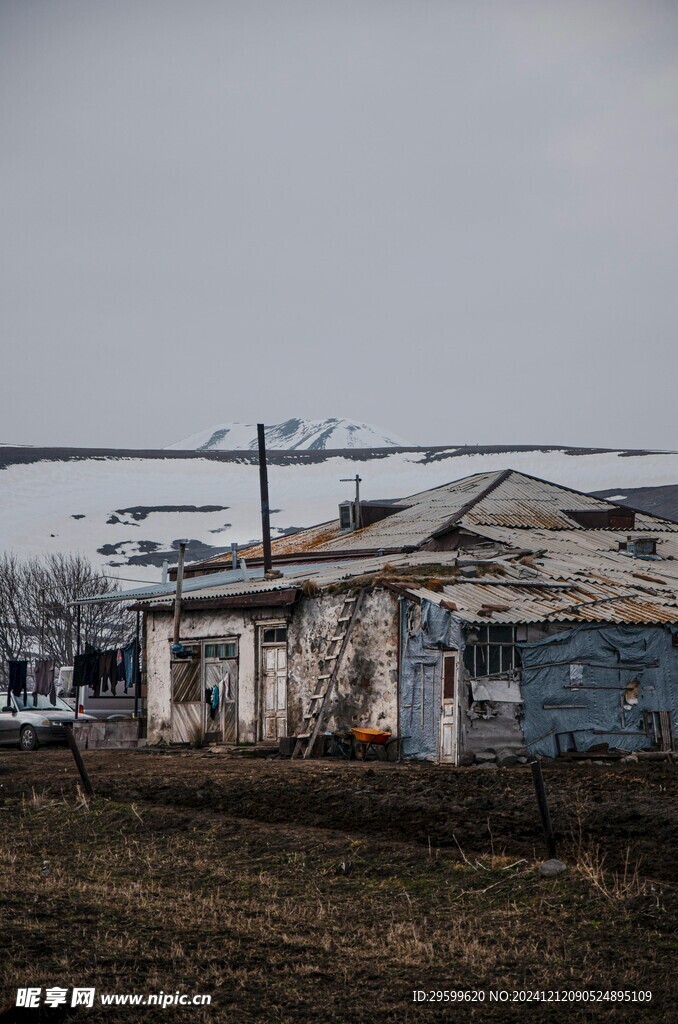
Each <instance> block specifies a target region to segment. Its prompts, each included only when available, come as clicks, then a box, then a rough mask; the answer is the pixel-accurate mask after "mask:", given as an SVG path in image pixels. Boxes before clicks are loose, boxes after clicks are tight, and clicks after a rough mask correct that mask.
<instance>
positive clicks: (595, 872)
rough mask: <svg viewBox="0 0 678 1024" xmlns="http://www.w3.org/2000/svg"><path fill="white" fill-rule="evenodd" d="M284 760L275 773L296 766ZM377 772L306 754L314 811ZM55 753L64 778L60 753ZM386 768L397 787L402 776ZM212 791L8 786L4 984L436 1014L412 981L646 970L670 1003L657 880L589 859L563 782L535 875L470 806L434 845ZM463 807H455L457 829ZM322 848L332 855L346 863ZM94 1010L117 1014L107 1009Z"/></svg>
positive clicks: (670, 954)
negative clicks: (247, 805)
mask: <svg viewBox="0 0 678 1024" xmlns="http://www.w3.org/2000/svg"><path fill="white" fill-rule="evenodd" d="M149 757H150V755H149ZM200 757H201V755H200V754H198V753H197V752H195V753H192V754H190V755H186V757H184V758H181V759H179V758H175V757H171V756H169V757H161V756H156V757H155V759H154V760H153V759H152V758H151V760H152V763H153V766H154V770H155V772H156V773H157V780H158V789H160V788H161V785H166V780H167V779H168V778H170V777H171V778H172V779H173V781H174V783H175V784H176V782H177V781H178V779H179V778H180V777H181V775H182V773H183V774H185V772H186V771H187V768H188V767H191V766H194V765H196V764H202V763H203V761H202V760H199V759H200ZM91 760H92V761H93V762H94V763H95V764H96V763H98V762H96V761H95V760H94V759H93V758H92V759H91ZM64 763H65V764H67V762H64ZM101 763H102V764H104V763H105V764H106V772H107V776H108V777H110V776H111V775H112V773H113V772H115V771H117V772H119V773H120V774H121V776H122V774H123V773H124V771H125V769H128V770H130V772H131V773H132V775H134V776H136V775H138V773H139V771H140V770H141V769H140V767H138V766H140V765H141V764H143V763H144V761H143V759H141V758H134V759H131V758H128V759H127V760H126V759H125V755H124V754H114V755H112V756H109V758H108V759H107V760H106V761H105V762H104V761H103V760H102V761H101ZM205 763H207V762H205ZM209 764H210V771H211V772H212V773H214V772H215V768H214V767H213V765H212V762H209ZM184 766H187V767H184ZM227 767H228V766H227ZM277 767H278V771H279V773H283V769H285V770H286V769H287V766H283V765H280V766H277ZM289 767H290V769H291V768H292V767H294V774H292V773H291V771H290V772H289V773H288V774H287V775H285V776H284V777H285V778H286V779H287V787H288V791H289V789H290V787H291V785H292V780H293V779H294V778H297V777H298V778H301V779H303V778H304V777H305V776H307V775H308V774H309V771H307V770H306V766H301V767H299V766H289ZM310 767H311V766H308V768H309V769H310ZM260 768H261V772H259V775H260V776H263V777H264V778H265V779H266V780H268V781H267V788H268V789H269V791H271V786H272V780H274V779H275V777H276V776H275V772H276V765H275V764H269V765H267V766H266V767H264V766H258V765H257V766H253V767H252V768H249V769H248V771H249V772H250V773H251V775H248V776H246V777H247V778H251V780H252V781H251V783H250V800H251V799H252V796H253V794H254V787H255V784H256V781H257V778H258V775H257V772H258V771H259V769H260ZM320 770H321V769H320V768H319V769H318V771H320ZM367 770H369V769H367ZM224 771H227V768H225V769H224ZM231 771H233V772H236V773H243V772H244V769H242V768H240V767H233V768H232V769H231ZM387 771H388V770H386V771H384V772H383V773H381V775H380V773H372V775H368V774H367V771H363V770H359V771H358V770H356V772H355V773H353V772H351V773H349V772H348V771H344V772H343V773H341V774H338V773H337V771H335V770H333V769H332V768H329V769H326V768H322V772H323V775H322V776H321V775H319V774H318V775H317V776H316V787H317V788H316V794H317V800H318V805H319V807H321V808H324V814H325V819H326V824H328V825H329V824H331V821H332V814H333V804H332V802H331V801H327V800H325V801H323V799H322V791H323V786H325V787H328V786H331V785H333V784H335V782H336V780H337V778H339V779H341V780H344V783H343V784H344V789H345V791H346V793H348V792H349V791H350V787H349V785H348V780H349V779H354V778H355V779H356V780H357V783H356V784H357V786H358V787H359V788H360V790H361V791H364V790H366V789H367V788H368V787H370V786H371V785H374V786H379V785H382V782H381V779H385V780H386V781H387V782H388V784H389V785H390V784H393V785H395V783H391V780H393V779H395V780H396V781H397V779H398V775H397V771H396V772H392V773H389V774H387ZM64 772H69V777H70V774H72V771H70V766H69V768H64ZM94 774H95V775H96V772H95V773H94ZM186 777H188V776H186ZM217 777H218V778H220V776H217ZM239 777H240V775H239ZM481 777H482V778H483V785H487V784H489V780H488V781H486V779H485V777H484V776H481V775H479V778H481ZM518 777H519V776H517V775H516V776H508V778H518ZM323 778H324V779H326V782H324V783H323ZM400 778H401V789H402V790H403V791H404V788H405V786H406V784H409V782H410V781H411V782H413V783H415V784H418V779H419V778H420V775H418V774H417V773H416V772H414V773H410V774H408V773H407V772H403V773H402V774H401V776H400ZM473 778H474V776H473V775H472V774H469V775H467V776H466V779H467V780H472V779H473ZM101 781H102V779H101V778H100V779H99V782H100V783H101ZM15 784H16V780H15ZM470 784H471V783H470V781H468V782H467V783H466V785H470ZM494 785H497V781H496V780H495V781H494ZM7 788H9V787H7ZM215 791H216V784H215ZM187 795H188V794H187ZM270 799H271V801H274V800H275V799H276V797H275V795H274V794H273V793H271V796H270ZM371 799H372V800H373V801H374V800H375V799H376V797H375V795H374V794H373V795H372V797H371ZM216 803H217V800H216V797H215V799H214V800H213V802H212V805H211V806H210V805H209V804H207V805H205V804H203V805H202V806H201V807H200V808H199V809H198V808H192V807H189V806H185V805H184V806H182V805H181V803H180V802H177V801H176V800H175V801H174V803H173V805H172V806H167V805H164V804H160V803H156V802H153V801H150V800H149V799H148V798H147V797H146V798H145V799H135V800H134V802H125V801H122V800H120V799H119V798H118V799H101V798H98V799H94V800H90V801H88V800H85V799H84V798H83V797H82V794H81V793H78V792H77V791H76V789H75V787H73V789H72V790H69V789H63V790H60V791H58V792H57V791H56V790H55V789H54V790H50V791H45V792H41V791H40V790H39V788H36V785H35V783H31V784H29V785H28V786H27V787H26V795H25V796H24V795H23V794H22V793H21V792H20V791H19V790H18V789H17V790H15V791H14V793H11V792H10V793H9V794H8V797H7V798H6V800H5V803H4V804H2V805H0V815H1V818H0V820H1V822H2V828H1V829H0V858H1V859H2V863H3V864H4V865H5V866H6V879H9V881H10V883H11V884H6V885H5V886H3V889H2V890H0V912H1V913H2V916H3V919H4V920H8V921H11V922H12V928H11V931H10V930H5V932H4V941H3V947H2V949H1V950H0V952H1V953H2V956H0V964H1V965H2V971H3V975H4V979H3V980H4V986H5V991H6V992H8V993H10V994H11V993H12V989H13V988H14V987H16V985H17V984H20V983H31V984H36V985H47V984H50V985H54V984H62V985H64V986H69V985H72V984H85V985H86V984H91V985H96V986H97V987H98V988H99V989H101V990H103V991H109V992H114V991H138V992H145V991H155V990H160V989H162V990H163V991H174V990H175V989H176V988H177V987H178V988H181V989H182V990H183V991H186V992H208V993H210V994H212V995H213V997H214V1006H213V1007H212V1008H210V1009H192V1010H191V1012H190V1013H188V1012H187V1013H186V1014H185V1015H184V1016H182V1011H180V1010H174V1009H173V1010H171V1011H169V1012H168V1011H164V1012H162V1011H158V1013H157V1014H156V1016H153V1011H150V1010H149V1011H148V1012H147V1013H145V1014H144V1017H143V1020H144V1021H155V1020H166V1019H168V1016H169V1015H171V1018H172V1020H175V1021H180V1020H182V1021H183V1020H187V1021H188V1020H190V1021H194V1022H196V1024H202V1022H204V1021H205V1022H206V1021H210V1022H212V1021H219V1022H221V1021H226V1022H228V1021H242V1022H245V1024H249V1022H251V1024H254V1022H257V1024H259V1022H268V1021H282V1022H288V1021H289V1022H292V1021H302V1022H303V1021H313V1022H323V1024H325V1022H327V1024H348V1022H349V1021H350V1022H352V1024H356V1022H357V1024H361V1022H367V1021H370V1022H371V1021H373V1020H377V1019H379V1020H383V1021H386V1022H401V1021H402V1022H407V1024H410V1022H412V1021H419V1020H421V1021H427V1022H428V1021H438V1020H441V1021H442V1020H446V1021H448V1020H450V1019H466V1018H465V1017H459V1016H458V1015H455V1017H454V1018H453V1017H452V1015H451V1013H450V1008H449V1005H448V1006H445V1005H439V1006H436V1005H432V1004H429V1005H426V1006H422V1007H415V1006H414V1005H413V1004H412V1002H411V990H412V989H413V988H425V989H428V988H440V987H445V988H449V987H464V988H469V987H483V988H486V989H487V988H490V987H493V988H501V987H506V988H513V987H524V986H525V985H529V987H531V988H553V987H561V988H581V987H584V986H594V987H600V986H601V985H609V984H615V985H616V986H617V987H619V983H620V980H621V979H623V987H625V988H652V989H653V991H654V993H655V998H654V1001H653V1006H652V1018H651V1019H652V1021H653V1024H655V1022H658V1021H662V1022H663V1021H669V1020H671V1016H670V1014H671V1013H672V1003H671V995H672V992H671V989H672V984H673V982H672V978H673V972H672V969H671V967H672V963H673V958H674V956H675V947H674V945H673V933H674V925H675V919H676V917H675V912H676V906H675V903H676V901H675V895H674V892H673V890H672V889H671V887H670V886H664V885H662V886H659V887H657V886H655V887H654V889H655V891H654V892H652V888H653V886H652V884H650V883H648V882H647V880H644V879H643V877H642V875H641V872H640V867H639V865H638V864H637V863H636V860H635V859H634V854H633V851H629V853H628V856H627V868H624V867H623V865H622V866H620V867H618V868H615V870H612V871H608V870H606V865H605V858H604V856H603V854H602V853H601V852H600V851H599V850H595V849H594V848H593V847H592V846H591V845H590V844H589V845H587V840H586V830H585V824H584V821H585V816H586V814H587V813H588V811H587V794H586V792H584V791H583V790H582V792H581V793H580V794H579V796H578V797H576V798H575V807H574V814H573V818H572V823H573V824H572V836H573V839H572V847H571V848H572V854H573V855H572V859H571V865H572V866H571V869H570V870H569V871H568V873H567V874H566V875H564V876H560V877H559V878H557V879H553V880H544V879H541V878H540V877H539V876H538V874H537V872H536V867H537V863H538V861H537V860H535V858H534V856H523V857H517V858H516V857H515V856H512V855H509V854H507V853H506V851H505V850H503V849H502V845H503V844H502V842H501V841H500V839H499V838H498V836H497V835H496V834H494V833H496V830H497V828H498V826H497V825H496V823H495V821H494V819H492V820H491V821H490V819H489V817H488V816H487V815H485V816H484V817H483V818H482V820H481V824H482V826H483V829H484V835H485V836H486V842H485V846H484V848H480V847H479V845H478V843H477V842H476V841H475V840H474V841H470V840H469V841H467V840H463V839H460V840H459V842H457V843H455V844H453V845H452V847H448V848H442V847H441V846H440V845H439V844H438V843H437V842H436V841H435V840H432V839H431V835H432V834H434V833H433V824H434V823H433V822H431V832H430V833H429V836H428V838H427V840H426V841H424V842H421V843H414V842H402V841H398V840H396V839H386V838H384V837H383V836H379V835H368V834H360V833H359V832H356V831H353V830H332V829H329V828H317V827H308V826H303V825H300V824H299V823H298V822H295V821H293V820H291V821H289V822H288V823H284V822H279V823H277V824H271V823H267V822H264V821H261V820H259V821H255V820H252V819H250V820H246V818H245V817H243V816H242V807H241V808H240V810H239V815H240V816H239V817H232V816H230V815H229V814H228V813H227V812H225V811H224V810H223V809H221V808H219V807H218V806H216ZM252 806H253V805H252ZM404 807H405V803H404V802H403V803H402V805H401V808H400V811H399V814H400V819H401V824H402V820H403V808H404ZM446 813H449V812H446ZM467 813H468V814H469V815H470V814H472V813H473V812H472V811H471V810H469V812H467ZM292 814H293V810H292V808H291V807H290V815H291V816H292ZM577 814H579V817H580V819H581V821H582V834H581V838H580V842H579V846H578V849H577V851H576V856H575V841H576V839H577V825H576V821H577ZM485 819H487V820H485ZM463 825H464V817H463V816H461V818H460V832H459V834H461V827H462V826H463ZM456 835H457V833H456V832H455V836H456ZM568 859H569V858H568ZM342 863H344V864H347V863H350V864H351V870H350V871H349V873H347V874H346V873H343V872H342V871H341V870H340V869H339V865H340V864H342ZM45 867H47V869H48V870H45ZM8 940H9V941H8ZM17 979H20V980H17ZM24 979H26V980H24ZM486 1009H487V1008H486ZM114 1012H115V1011H114ZM503 1012H507V1011H505V1010H504V1011H503ZM548 1016H549V1019H550V1020H554V1021H558V1020H567V1021H570V1022H572V1021H580V1020H581V1021H583V1020H591V1019H596V1018H595V1015H594V1014H593V1012H592V1009H591V1007H589V1006H587V1007H582V1006H579V1007H576V1006H568V1007H567V1008H563V1009H562V1016H559V1011H558V1008H555V1007H551V1008H549V1014H548ZM106 1019H107V1020H117V1019H119V1020H121V1021H130V1020H134V1019H135V1018H134V1017H132V1016H131V1015H130V1011H127V1012H124V1011H120V1012H119V1015H118V1017H115V1016H111V1015H107V1017H106ZM473 1019H477V1020H483V1021H484V1020H486V1019H487V1020H492V1019H497V1020H504V1019H506V1020H518V1019H521V1020H522V1019H529V1018H528V1017H526V1015H525V1014H524V1013H521V1014H513V1015H512V1016H510V1015H508V1014H507V1016H505V1017H498V1016H491V1015H490V1014H489V1013H486V1014H485V1015H483V1016H478V1017H476V1018H473ZM620 1019H621V1018H620ZM624 1019H630V1018H628V1017H625V1018H624ZM648 1019H649V1018H648Z"/></svg>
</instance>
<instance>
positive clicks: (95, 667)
mask: <svg viewBox="0 0 678 1024" xmlns="http://www.w3.org/2000/svg"><path fill="white" fill-rule="evenodd" d="M73 685H74V686H75V687H76V688H77V689H78V690H79V689H80V687H81V686H91V687H92V689H93V690H94V696H95V697H98V696H99V652H98V651H97V649H96V648H95V647H92V645H91V644H85V651H84V653H83V654H76V656H75V659H74V662H73Z"/></svg>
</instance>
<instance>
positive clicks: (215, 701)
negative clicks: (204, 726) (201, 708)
mask: <svg viewBox="0 0 678 1024" xmlns="http://www.w3.org/2000/svg"><path fill="white" fill-rule="evenodd" d="M218 710H219V684H218V683H215V684H214V686H213V687H212V693H211V695H210V718H216V717H217V711H218Z"/></svg>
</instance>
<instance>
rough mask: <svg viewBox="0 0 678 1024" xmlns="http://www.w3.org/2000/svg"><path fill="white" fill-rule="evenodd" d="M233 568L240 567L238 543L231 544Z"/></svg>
mask: <svg viewBox="0 0 678 1024" xmlns="http://www.w3.org/2000/svg"><path fill="white" fill-rule="evenodd" d="M231 568H233V569H237V568H238V545H237V544H231Z"/></svg>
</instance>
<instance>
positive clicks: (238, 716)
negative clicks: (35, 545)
mask: <svg viewBox="0 0 678 1024" xmlns="http://www.w3.org/2000/svg"><path fill="white" fill-rule="evenodd" d="M346 507H347V503H344V505H343V506H342V507H340V510H339V515H338V516H337V520H336V521H335V522H330V523H324V524H321V525H320V526H316V527H312V528H311V529H308V530H303V531H300V532H299V533H297V534H295V535H293V536H288V537H285V538H282V539H281V540H279V541H276V542H274V543H273V557H274V568H275V573H274V574H269V575H268V577H265V575H264V571H263V568H262V567H261V565H260V554H261V553H260V551H259V550H258V549H257V548H256V547H253V548H250V549H248V550H247V552H246V555H247V557H246V559H245V562H246V564H243V563H242V562H241V563H240V565H239V567H238V568H235V569H234V568H229V567H228V564H229V563H228V561H227V560H226V558H225V557H223V558H221V557H220V558H217V559H212V560H210V561H208V562H204V563H201V564H197V565H193V566H189V567H188V571H187V578H186V579H185V581H184V592H183V600H182V618H181V645H180V648H179V649H175V650H172V644H171V641H172V612H173V593H174V584H173V583H168V584H166V585H161V586H158V587H154V588H147V589H145V590H137V591H134V592H129V593H128V594H127V595H125V596H126V598H127V599H128V600H129V601H130V602H134V605H135V606H136V607H138V608H140V609H142V610H143V613H144V647H145V673H146V681H147V714H148V739H149V742H151V743H153V742H162V741H164V742H168V743H172V742H190V741H195V740H201V739H202V740H205V741H207V742H209V741H218V742H225V743H260V742H270V743H275V742H279V741H280V739H281V738H283V737H288V736H295V735H299V734H305V733H308V732H311V731H312V730H313V727H314V725H315V723H316V722H318V726H319V728H320V731H321V732H333V731H344V730H349V729H350V728H351V727H353V726H359V725H363V726H366V725H369V726H378V727H383V728H384V729H388V730H391V731H392V732H393V733H394V734H395V735H397V736H399V737H400V738H401V753H402V756H403V757H405V758H428V759H432V760H438V761H441V762H447V763H451V764H458V763H460V762H462V763H463V762H466V761H469V760H472V758H471V755H472V754H475V753H478V752H480V751H484V750H488V749H489V750H496V749H497V748H500V747H502V748H522V747H526V748H527V750H528V752H529V753H531V754H536V755H542V756H548V757H555V756H558V755H559V754H561V753H565V752H568V751H575V752H586V751H588V750H590V749H591V748H596V749H598V748H600V747H601V746H604V745H607V747H608V748H610V749H619V750H625V751H629V750H636V749H652V748H654V749H659V750H673V749H675V736H676V729H677V728H678V524H677V523H673V522H671V521H668V520H664V519H660V518H658V517H655V516H652V515H649V514H647V513H639V512H634V511H633V510H631V509H628V508H626V507H620V506H617V505H615V504H614V503H612V502H609V501H604V500H602V499H600V498H595V497H592V496H590V495H586V494H582V493H579V492H577V491H573V490H570V489H568V488H566V487H562V486H560V485H557V484H553V483H549V482H547V481H543V480H539V479H536V478H534V477H531V476H527V475H525V474H523V473H519V472H516V471H513V470H506V471H503V472H496V473H484V474H478V475H474V476H471V477H467V478H465V479H462V480H458V481H455V482H453V483H450V484H446V485H445V486H443V487H439V488H436V489H433V490H429V491H425V492H423V493H420V494H415V495H413V496H411V497H409V498H406V499H399V500H398V501H383V502H378V503H370V504H369V505H368V504H365V506H364V508H363V507H362V506H361V510H360V516H358V515H357V514H356V509H355V508H352V507H351V505H350V503H349V507H348V512H347V511H346ZM356 522H360V523H362V524H364V525H361V526H360V528H357V529H356V528H355V523H356ZM328 682H329V683H331V685H332V687H333V690H332V693H331V695H330V696H329V697H328V698H327V699H325V698H324V693H325V690H326V688H327V686H328ZM320 709H322V713H321V714H318V711H320ZM316 749H317V748H316Z"/></svg>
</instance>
